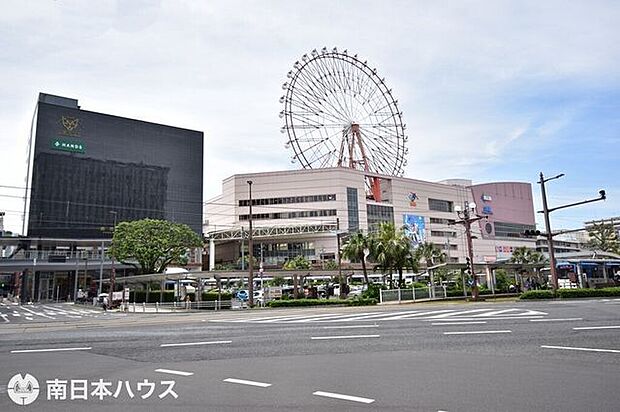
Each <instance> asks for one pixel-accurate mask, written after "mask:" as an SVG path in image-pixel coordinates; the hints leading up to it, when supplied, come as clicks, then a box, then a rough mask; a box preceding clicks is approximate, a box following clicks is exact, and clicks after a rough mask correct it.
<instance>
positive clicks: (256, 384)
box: [224, 378, 271, 388]
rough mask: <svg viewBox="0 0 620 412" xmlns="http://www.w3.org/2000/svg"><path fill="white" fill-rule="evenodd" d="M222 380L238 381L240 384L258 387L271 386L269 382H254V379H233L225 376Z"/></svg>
mask: <svg viewBox="0 0 620 412" xmlns="http://www.w3.org/2000/svg"><path fill="white" fill-rule="evenodd" d="M224 382H228V383H238V384H240V385H249V386H258V387H260V388H268V387H270V386H271V384H270V383H265V382H256V381H247V380H245V379H235V378H226V379H224Z"/></svg>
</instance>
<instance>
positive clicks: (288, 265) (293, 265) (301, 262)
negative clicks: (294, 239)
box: [283, 255, 312, 299]
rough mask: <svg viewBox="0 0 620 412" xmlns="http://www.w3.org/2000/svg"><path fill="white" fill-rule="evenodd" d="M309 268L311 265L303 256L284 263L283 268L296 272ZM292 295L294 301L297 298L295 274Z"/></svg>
mask: <svg viewBox="0 0 620 412" xmlns="http://www.w3.org/2000/svg"><path fill="white" fill-rule="evenodd" d="M311 266H312V264H311V263H310V261H309V260H308V259H306V257H305V256H302V255H299V256H296V257H295V258H293V259H290V260H287V261H286V262H284V266H283V268H284V269H286V270H296V269H301V270H308V269H310V267H311ZM293 295H294V297H295V299H297V298H298V297H299V281H298V279H297V274H294V275H293Z"/></svg>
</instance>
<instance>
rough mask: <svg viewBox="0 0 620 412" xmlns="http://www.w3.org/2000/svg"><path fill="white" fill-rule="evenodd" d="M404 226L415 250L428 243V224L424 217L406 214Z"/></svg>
mask: <svg viewBox="0 0 620 412" xmlns="http://www.w3.org/2000/svg"><path fill="white" fill-rule="evenodd" d="M403 224H404V226H405V235H407V236H408V237H409V238H410V239H411V245H412V246H413V247H414V248H416V247H418V246H419V245H420V244H421V243H423V242H426V224H425V222H424V216H419V215H409V214H404V215H403Z"/></svg>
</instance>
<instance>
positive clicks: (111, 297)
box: [108, 210, 125, 307]
mask: <svg viewBox="0 0 620 412" xmlns="http://www.w3.org/2000/svg"><path fill="white" fill-rule="evenodd" d="M110 213H111V214H112V215H113V216H114V225H113V226H112V239H114V232H116V216H117V213H116V211H115V210H111V211H110ZM112 245H113V242H110V246H112ZM110 257H111V258H112V272H111V273H110V296H108V302H109V304H110V307H112V303H113V300H114V282H115V281H116V269H115V268H114V255H112V254H110ZM123 295H125V292H124V291H123Z"/></svg>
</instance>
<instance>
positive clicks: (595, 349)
mask: <svg viewBox="0 0 620 412" xmlns="http://www.w3.org/2000/svg"><path fill="white" fill-rule="evenodd" d="M540 347H541V348H544V349H560V350H576V351H583V352H607V353H620V350H617V349H597V348H578V347H573V346H552V345H541V346H540Z"/></svg>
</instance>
